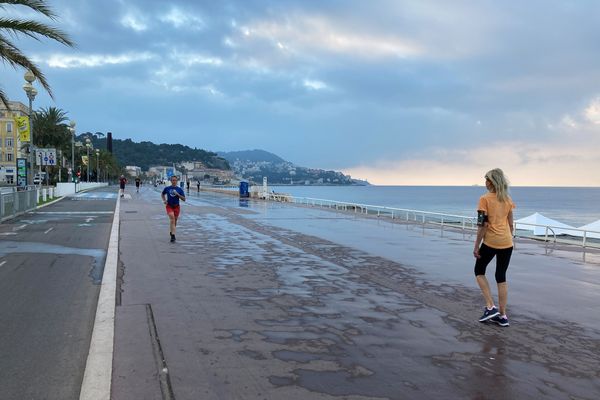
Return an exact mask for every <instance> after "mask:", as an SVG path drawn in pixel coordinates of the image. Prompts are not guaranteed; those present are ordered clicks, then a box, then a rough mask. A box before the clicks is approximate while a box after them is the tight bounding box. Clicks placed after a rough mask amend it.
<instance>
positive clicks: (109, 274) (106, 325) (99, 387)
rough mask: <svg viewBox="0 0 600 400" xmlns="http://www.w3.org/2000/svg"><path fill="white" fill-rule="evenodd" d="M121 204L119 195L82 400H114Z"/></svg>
mask: <svg viewBox="0 0 600 400" xmlns="http://www.w3.org/2000/svg"><path fill="white" fill-rule="evenodd" d="M120 206H121V199H120V198H119V197H117V205H116V206H115V215H114V217H113V224H112V228H111V231H110V239H109V242H108V250H107V252H106V262H105V264H104V273H103V275H102V285H101V288H100V295H99V296H98V306H97V308H96V318H95V320H94V329H93V331H92V339H91V341H90V350H89V353H88V357H87V362H86V365H85V372H84V375H83V382H82V384H81V392H80V393H79V399H80V400H108V399H110V387H111V383H112V382H111V380H112V362H113V347H114V335H115V304H116V303H115V301H116V290H117V261H118V259H119V212H120V208H121V207H120Z"/></svg>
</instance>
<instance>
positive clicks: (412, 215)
mask: <svg viewBox="0 0 600 400" xmlns="http://www.w3.org/2000/svg"><path fill="white" fill-rule="evenodd" d="M274 200H279V199H274ZM279 201H281V200H279ZM285 201H287V202H292V203H296V204H302V205H309V206H317V207H322V208H329V209H335V210H338V211H345V212H348V211H349V212H354V213H360V214H365V215H376V216H378V217H389V218H391V219H392V220H394V219H398V220H404V221H408V222H418V223H421V224H426V223H432V224H437V225H441V226H442V228H443V227H444V226H445V225H447V226H451V227H454V228H460V229H461V230H466V229H468V230H475V229H477V218H476V217H467V216H464V215H455V214H446V213H437V212H430V211H421V210H413V209H405V208H395V207H385V206H376V205H371V204H360V203H350V202H342V201H336V200H327V199H316V198H310V197H294V196H289V195H288V196H287V198H286V200H285ZM517 225H519V226H521V225H526V226H532V227H542V228H545V235H544V241H546V242H547V241H548V236H549V235H548V234H549V233H551V234H552V237H553V239H554V242H555V243H556V241H557V239H556V237H557V234H556V233H555V230H560V231H565V230H568V231H573V232H582V237H581V238H582V241H581V242H579V241H578V240H577V241H575V240H569V243H573V244H580V245H581V246H582V247H584V248H585V247H590V246H589V243H590V242H589V240H590V239H591V238H589V234H590V233H593V234H598V235H600V232H599V231H591V230H587V229H577V228H568V229H567V228H564V227H563V228H561V227H558V226H551V225H538V224H529V223H523V222H518V223H517V222H514V227H515V229H514V232H515V237H524V238H537V239H541V238H540V237H538V236H536V235H533V233H532V234H531V235H525V234H519V233H518V232H517V229H516V227H517ZM572 238H578V236H575V235H569V239H572ZM594 244H596V243H594ZM593 247H600V242H599V243H598V246H593Z"/></svg>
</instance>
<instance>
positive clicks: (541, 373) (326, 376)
mask: <svg viewBox="0 0 600 400" xmlns="http://www.w3.org/2000/svg"><path fill="white" fill-rule="evenodd" d="M146 201H148V202H151V203H152V202H156V201H157V200H155V199H154V198H152V197H150V196H149V197H148V198H146ZM189 203H191V205H192V206H191V207H189V206H188V207H185V209H184V213H183V214H182V218H181V222H180V226H179V228H178V243H177V246H178V248H179V249H181V251H183V252H185V253H186V254H187V255H188V256H190V257H191V259H192V260H194V259H199V260H200V259H201V260H202V261H201V263H194V262H190V263H187V264H185V265H183V264H180V265H178V266H174V268H177V274H178V281H177V282H178V283H177V285H178V287H179V290H180V291H182V292H183V291H185V290H186V289H184V287H186V285H187V286H188V287H189V286H192V285H198V286H197V287H198V288H200V287H210V288H212V292H211V293H212V294H213V296H219V298H220V299H221V301H222V302H223V304H229V302H231V304H235V305H236V307H237V308H238V309H241V310H244V312H245V313H246V318H243V319H239V320H237V321H236V320H228V319H227V317H225V316H223V317H222V321H221V322H220V323H219V320H218V319H217V318H216V317H214V316H213V317H211V318H210V321H211V323H213V324H215V329H214V337H215V338H216V339H217V340H218V341H222V342H226V343H227V345H226V346H225V347H224V348H227V349H229V350H228V351H230V352H231V353H232V354H236V356H237V357H238V362H239V363H242V364H243V365H245V366H247V367H248V368H252V369H255V370H256V371H257V372H256V374H257V375H261V374H264V376H263V378H264V379H263V381H261V383H260V384H261V385H263V386H264V385H271V386H270V387H271V388H273V390H277V391H279V392H277V393H279V395H278V396H280V397H272V398H302V396H298V393H299V392H297V390H299V389H303V390H305V392H303V393H304V395H305V396H306V397H304V398H311V395H310V394H307V392H306V391H308V393H312V394H314V395H316V394H319V395H323V396H334V397H341V398H356V399H358V398H361V399H366V398H385V399H403V398H432V399H433V398H436V399H438V398H486V399H488V398H489V399H513V398H514V399H516V398H531V399H537V398H548V399H554V398H582V399H593V398H597V394H598V393H600V379H599V378H600V368H599V364H598V354H600V329H599V325H598V322H597V321H595V322H592V323H588V324H587V325H583V323H584V321H583V319H581V320H578V318H579V315H582V314H575V313H574V315H575V318H572V316H571V315H570V314H568V313H566V314H563V313H557V314H555V315H554V318H546V317H544V318H541V317H540V314H538V313H537V311H536V309H535V306H534V305H533V304H531V303H530V304H527V303H526V302H524V303H522V304H519V303H518V302H516V304H515V306H514V313H513V314H511V315H514V317H515V318H514V323H513V324H512V326H511V327H510V328H506V329H503V328H500V327H498V326H495V325H493V324H480V323H478V322H476V321H475V320H476V318H477V317H478V313H479V311H480V309H479V306H480V304H481V298H480V294H479V292H478V290H476V288H475V286H474V283H473V282H472V280H471V281H470V282H471V284H470V285H469V284H466V283H464V282H467V280H466V279H465V281H464V282H463V281H462V278H460V279H455V280H446V279H442V278H443V277H444V276H445V275H444V274H448V275H459V274H460V275H465V276H469V278H470V279H472V277H470V275H469V274H470V273H471V268H472V267H465V266H464V265H467V264H466V262H465V263H464V265H463V263H462V261H461V262H459V263H457V262H456V260H453V259H452V258H447V257H445V254H442V253H439V252H436V249H437V248H438V247H436V246H441V247H443V248H444V249H446V248H447V249H451V248H459V249H462V251H463V252H464V251H465V249H466V253H467V254H468V250H469V249H470V247H469V246H470V243H471V240H472V239H471V238H469V237H467V238H465V237H464V235H463V234H462V233H452V232H446V233H445V235H446V236H445V237H444V236H441V235H439V233H438V234H435V233H432V232H429V231H428V232H427V233H426V234H423V232H418V233H417V232H415V231H420V230H421V228H420V227H416V226H412V225H411V226H403V225H399V226H396V227H390V226H388V225H385V226H383V225H380V224H379V222H377V221H372V220H364V219H360V218H357V217H355V216H352V215H344V214H335V213H328V212H322V211H318V212H316V211H314V210H310V209H306V208H298V207H294V206H291V205H277V206H275V207H273V208H271V206H270V205H269V204H264V203H255V202H252V201H250V202H246V201H245V202H244V203H243V204H242V203H241V202H240V201H239V200H238V199H236V198H229V197H226V196H215V195H207V196H206V195H202V194H201V195H197V196H196V197H192V196H190V201H189ZM303 215H304V218H303ZM155 221H156V222H155V223H156V227H157V229H161V228H160V227H161V226H162V225H163V224H164V217H161V218H160V219H159V218H158V217H157V219H156V220H155ZM273 221H277V222H276V223H273ZM333 221H337V222H343V225H341V226H338V227H337V228H344V230H343V231H337V232H338V234H339V236H340V237H341V236H354V237H355V238H356V239H353V240H356V241H362V242H365V243H367V244H364V246H367V247H368V242H369V241H371V240H379V238H381V237H386V236H387V237H388V238H389V236H390V235H392V234H393V235H394V239H393V240H392V241H390V243H392V244H393V245H394V246H402V244H403V243H404V244H405V245H406V246H407V248H413V250H409V251H406V260H407V262H406V263H403V262H402V261H401V260H402V258H403V255H402V253H403V252H404V251H405V249H404V248H403V247H397V248H396V251H397V252H398V253H399V254H397V255H395V256H394V257H387V256H386V254H377V251H376V250H377V249H378V248H380V249H383V247H381V246H380V245H379V244H373V243H371V245H370V247H369V248H370V249H375V251H365V250H364V248H365V247H362V249H361V246H358V245H357V246H356V247H354V246H349V245H344V244H340V243H339V242H336V241H335V240H331V239H330V238H327V237H325V238H324V237H320V236H319V234H318V231H319V229H321V228H322V229H323V231H324V232H325V231H326V227H329V229H332V231H334V232H335V231H336V228H335V227H334V228H332V226H333V225H332V222H333ZM348 227H350V228H348ZM346 228H348V229H349V230H348V229H346ZM307 232H312V234H309V233H307ZM399 238H400V239H399ZM390 240H391V239H390ZM521 246H522V247H521V248H522V249H523V250H522V251H523V253H522V257H527V256H528V257H541V254H543V255H544V257H547V260H550V261H549V262H548V264H550V267H549V268H554V267H553V266H554V265H562V268H563V269H564V268H568V269H570V271H569V273H570V275H571V278H572V280H573V281H577V282H569V283H568V284H567V285H566V286H564V287H563V290H565V291H567V290H571V289H572V288H578V289H581V288H582V287H584V286H585V285H589V290H591V291H592V290H597V289H598V287H599V286H598V284H599V282H600V277H599V274H600V270H598V269H597V268H595V269H594V268H593V267H597V265H594V266H593V267H592V266H591V265H590V264H589V262H590V261H589V259H590V258H592V259H596V260H597V257H598V255H597V254H596V253H593V255H591V254H590V253H588V254H587V255H586V258H587V260H586V261H585V263H586V264H583V265H581V264H582V261H576V260H575V259H576V256H574V255H573V252H572V250H571V249H560V248H556V249H555V250H553V253H554V254H553V255H552V256H551V257H548V256H547V254H548V252H547V249H544V247H543V246H539V245H537V244H533V245H532V244H525V243H524V244H522V245H521ZM452 251H453V250H448V252H449V253H448V254H450V255H452V254H453V253H451V252H452ZM457 251H460V250H457ZM417 252H420V253H421V257H417V256H416V255H413V253H417ZM469 262H471V261H470V260H469ZM594 262H595V261H594ZM431 263H435V265H436V266H438V269H439V266H440V265H443V266H444V267H445V268H447V269H452V270H453V271H454V272H453V273H450V272H448V271H445V272H437V271H434V270H433V267H432V266H431ZM198 274H200V275H202V276H201V277H199V276H198ZM523 274H525V272H523ZM523 276H526V275H523ZM533 279H535V278H533ZM539 282H540V285H541V286H544V285H546V284H547V285H548V286H546V287H545V288H539V287H538V289H537V291H535V292H534V293H535V295H536V296H538V295H539V297H538V298H537V299H536V300H535V301H536V302H539V303H542V302H545V301H546V300H548V301H550V300H549V299H550V298H551V297H553V296H554V293H556V291H557V290H559V289H560V288H561V287H560V286H559V287H553V286H552V285H555V281H553V280H551V279H549V280H544V279H542V278H540V281H539ZM517 287H518V286H517ZM565 288H566V289H565ZM577 296H578V294H577V293H574V294H570V293H565V299H567V300H566V301H567V304H566V305H565V307H566V308H569V307H571V308H572V309H573V310H575V309H577V308H583V309H584V310H592V309H593V308H594V307H596V305H597V303H590V302H589V301H593V300H595V297H593V296H581V297H577ZM594 296H597V294H594ZM524 298H527V297H525V295H520V296H516V299H524ZM573 299H578V301H582V303H581V304H576V303H571V301H574V300H573ZM188 307H193V306H191V305H190V306H188ZM224 307H225V306H224ZM580 311H581V310H580ZM583 314H585V312H583ZM219 324H221V326H219ZM222 351H223V350H222ZM166 356H167V358H168V357H169V354H167V355H166ZM173 357H176V356H173ZM203 357H204V358H203V359H204V360H206V361H209V362H211V365H214V366H215V368H227V367H231V366H230V365H226V364H225V361H223V359H226V357H223V358H219V357H217V356H215V355H214V354H212V353H211V352H205V353H204V354H203ZM220 363H221V364H220ZM270 364H272V365H273V367H270V366H269V365H270ZM259 381H260V379H259ZM267 382H268V383H267ZM286 390H287V391H288V392H286ZM286 393H287V396H289V397H286ZM300 393H302V392H300ZM352 396H356V397H352ZM247 398H253V397H252V396H250V395H248V397H247ZM315 398H317V397H315ZM319 398H321V397H319ZM323 398H327V397H323Z"/></svg>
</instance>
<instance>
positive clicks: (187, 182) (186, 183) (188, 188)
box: [185, 179, 190, 193]
mask: <svg viewBox="0 0 600 400" xmlns="http://www.w3.org/2000/svg"><path fill="white" fill-rule="evenodd" d="M185 185H186V187H187V191H188V193H189V192H190V180H189V179H188V180H187V181H186V182H185Z"/></svg>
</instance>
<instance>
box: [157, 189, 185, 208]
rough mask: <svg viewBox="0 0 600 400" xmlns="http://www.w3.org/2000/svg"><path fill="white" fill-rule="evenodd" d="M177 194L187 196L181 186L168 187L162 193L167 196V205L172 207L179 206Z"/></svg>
mask: <svg viewBox="0 0 600 400" xmlns="http://www.w3.org/2000/svg"><path fill="white" fill-rule="evenodd" d="M175 193H179V194H180V195H181V196H185V192H184V191H183V189H182V188H180V187H179V186H172V185H171V186H167V187H165V188H164V189H163V191H162V194H166V195H167V204H168V205H170V206H178V205H179V197H177V195H176V194H175Z"/></svg>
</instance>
